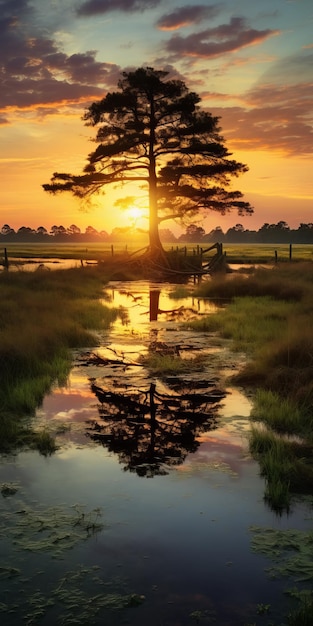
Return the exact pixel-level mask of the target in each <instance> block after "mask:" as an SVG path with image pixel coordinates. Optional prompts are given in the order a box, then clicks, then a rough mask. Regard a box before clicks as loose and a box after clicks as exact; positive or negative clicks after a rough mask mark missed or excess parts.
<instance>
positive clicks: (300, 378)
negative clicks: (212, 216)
mask: <svg viewBox="0 0 313 626" xmlns="http://www.w3.org/2000/svg"><path fill="white" fill-rule="evenodd" d="M196 294H197V295H199V296H202V297H210V298H214V299H215V298H220V301H221V302H223V301H228V302H229V305H228V306H227V307H225V308H222V309H221V310H220V311H219V312H218V313H216V314H212V315H210V316H209V317H207V318H202V319H201V320H200V321H199V322H195V323H193V322H192V323H191V324H189V325H192V326H193V328H194V329H199V330H202V331H209V332H210V331H218V332H219V334H220V335H221V336H223V337H225V338H228V339H230V340H231V342H232V346H233V348H234V350H243V351H245V352H246V353H247V354H248V355H249V356H250V360H249V362H248V363H247V364H246V365H245V366H244V367H243V369H242V371H241V372H239V374H236V375H235V376H234V377H233V380H234V382H237V383H240V384H242V385H245V386H247V385H248V386H251V387H253V388H255V389H258V391H257V393H256V394H255V403H254V409H253V412H252V417H253V418H254V419H256V420H258V421H260V422H263V423H264V424H265V425H266V427H267V428H266V429H265V430H260V429H256V428H255V427H253V428H252V431H251V438H250V449H251V452H252V454H254V455H255V456H256V457H257V458H258V460H259V463H260V468H261V473H262V475H264V476H265V478H266V492H265V497H266V499H267V500H268V501H269V502H270V503H271V504H272V505H273V507H274V508H276V509H283V508H287V507H288V506H289V502H290V497H291V495H290V494H291V493H292V492H293V491H297V492H300V493H313V456H312V452H313V326H312V316H313V265H312V263H306V264H288V265H283V266H277V267H275V268H274V269H272V270H271V269H266V270H264V269H260V270H257V271H256V272H255V273H254V274H250V275H249V276H248V277H244V276H235V278H233V277H230V278H229V277H228V276H226V277H217V278H214V279H213V280H211V281H208V282H205V283H203V284H202V285H200V286H199V288H198V289H197V290H196ZM286 435H298V436H299V437H300V438H301V440H300V442H298V443H295V441H290V440H286Z"/></svg>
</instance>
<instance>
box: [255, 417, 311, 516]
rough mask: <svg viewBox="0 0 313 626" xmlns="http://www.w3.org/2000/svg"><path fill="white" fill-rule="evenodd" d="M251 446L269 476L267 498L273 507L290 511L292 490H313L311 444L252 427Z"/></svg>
mask: <svg viewBox="0 0 313 626" xmlns="http://www.w3.org/2000/svg"><path fill="white" fill-rule="evenodd" d="M249 447H250V451H251V453H252V455H253V456H254V457H255V458H256V459H257V460H258V462H259V464H260V472H261V475H262V476H264V477H265V479H266V488H265V499H266V500H267V501H268V502H269V504H270V505H271V506H272V507H273V509H274V510H276V511H282V510H288V508H289V506H290V502H291V497H292V494H293V493H311V490H312V484H313V482H312V481H313V464H312V446H307V445H305V444H302V443H299V442H296V441H294V440H290V439H286V438H283V437H282V436H280V435H278V434H276V433H275V432H274V431H273V430H271V429H267V428H266V427H265V428H259V427H254V426H253V427H252V429H251V433H250V436H249Z"/></svg>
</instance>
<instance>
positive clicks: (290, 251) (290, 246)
mask: <svg viewBox="0 0 313 626" xmlns="http://www.w3.org/2000/svg"><path fill="white" fill-rule="evenodd" d="M291 260H292V243H290V244H289V261H291Z"/></svg>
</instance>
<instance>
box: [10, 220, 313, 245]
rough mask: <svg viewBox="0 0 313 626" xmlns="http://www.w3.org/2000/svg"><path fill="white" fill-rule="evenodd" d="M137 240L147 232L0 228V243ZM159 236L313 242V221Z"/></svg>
mask: <svg viewBox="0 0 313 626" xmlns="http://www.w3.org/2000/svg"><path fill="white" fill-rule="evenodd" d="M130 238H131V240H132V241H133V242H138V243H146V242H147V240H148V239H147V233H146V232H145V231H143V230H141V229H136V228H134V227H124V228H114V229H113V230H112V232H111V234H109V233H107V232H106V231H104V230H101V231H97V230H96V229H95V228H93V226H87V228H86V230H85V231H84V232H82V231H81V230H80V228H79V227H78V226H76V225H75V224H72V225H71V226H70V227H69V228H65V227H64V226H52V227H51V229H50V231H48V230H47V229H46V228H45V227H44V226H39V227H38V228H36V229H34V228H29V227H28V226H21V228H19V229H18V230H16V231H15V230H14V229H13V228H11V227H10V226H9V225H8V224H4V225H3V226H2V228H1V229H0V242H2V243H9V242H11V243H13V242H23V243H85V242H99V243H100V242H104V243H110V242H111V243H113V242H125V241H128V240H130ZM160 238H161V241H162V242H163V243H199V244H200V243H201V244H206V243H208V244H209V243H216V242H218V243H303V244H310V243H313V223H311V222H310V223H308V224H303V223H301V224H300V225H299V227H298V228H297V229H291V228H290V227H289V226H288V224H287V222H284V221H280V222H278V223H277V224H267V223H265V224H263V226H262V227H261V228H260V229H259V230H248V229H245V228H244V227H243V226H242V224H236V225H235V226H233V227H231V228H229V229H228V230H227V231H226V232H224V231H223V229H222V228H221V227H220V226H217V227H216V228H214V229H213V230H211V231H210V232H209V233H206V232H205V230H204V228H202V227H201V226H197V225H196V224H190V225H189V226H187V228H186V231H185V233H184V234H182V235H180V236H179V237H176V236H175V235H174V233H173V232H172V231H171V230H169V229H168V228H164V229H160Z"/></svg>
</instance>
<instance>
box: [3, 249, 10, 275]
mask: <svg viewBox="0 0 313 626" xmlns="http://www.w3.org/2000/svg"><path fill="white" fill-rule="evenodd" d="M4 269H5V270H8V269H9V259H8V253H7V249H6V248H4Z"/></svg>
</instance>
